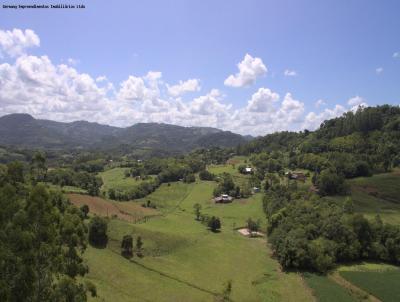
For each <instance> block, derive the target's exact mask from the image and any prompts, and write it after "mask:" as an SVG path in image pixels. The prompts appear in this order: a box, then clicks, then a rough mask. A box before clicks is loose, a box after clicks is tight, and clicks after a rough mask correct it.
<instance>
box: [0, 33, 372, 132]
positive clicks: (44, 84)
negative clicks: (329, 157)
mask: <svg viewBox="0 0 400 302" xmlns="http://www.w3.org/2000/svg"><path fill="white" fill-rule="evenodd" d="M21 32H22V31H21ZM25 32H26V31H25ZM28 35H29V34H28ZM28 44H29V43H28ZM25 45H27V43H25ZM3 49H4V48H3ZM8 49H16V48H15V47H14V48H8ZM22 50H24V51H25V50H26V47H25V48H21V50H13V51H12V52H13V53H20V54H21V55H19V56H17V57H16V58H15V61H14V62H13V63H3V64H0V87H1V89H0V116H1V115H4V114H9V113H15V112H26V113H30V114H32V115H33V116H35V117H37V118H45V119H53V120H58V121H73V120H88V121H92V122H100V123H105V124H110V125H115V126H130V125H132V124H134V123H137V122H162V123H170V124H176V125H182V126H208V127H217V128H220V129H224V130H231V131H234V132H237V133H241V134H253V135H265V134H267V133H271V132H274V131H282V130H291V131H298V130H301V129H304V128H308V129H315V128H316V127H318V126H319V124H320V123H321V122H322V121H323V120H325V119H328V118H332V117H335V116H339V115H341V114H343V112H345V111H347V110H349V109H346V108H345V107H343V106H341V105H336V106H335V107H334V108H332V109H325V110H324V111H322V112H320V113H314V112H310V113H308V114H306V115H305V106H304V103H303V102H301V101H300V100H297V99H295V98H294V97H293V96H292V94H291V93H286V94H285V95H284V97H283V98H282V99H281V97H280V96H279V94H278V93H277V92H274V91H272V90H271V89H269V88H265V87H262V88H259V89H258V90H257V91H255V92H254V93H253V94H252V95H251V96H250V97H249V99H248V101H247V103H246V104H245V105H244V106H242V107H239V108H234V107H233V106H232V104H231V103H230V102H229V100H226V96H225V95H223V94H222V93H221V92H220V91H219V90H217V89H212V90H210V91H209V92H208V93H205V94H204V95H201V96H199V97H196V98H194V99H193V100H189V101H183V100H182V99H181V98H180V96H181V95H182V94H183V93H185V92H188V91H198V90H199V89H200V85H199V80H198V79H189V80H187V81H180V82H179V83H178V84H176V85H173V86H168V85H165V84H164V83H163V80H162V73H161V72H159V71H149V72H148V73H147V74H146V75H142V76H138V75H133V74H132V75H129V76H128V77H127V78H126V79H125V80H123V81H122V82H121V83H117V85H115V86H116V88H114V85H113V83H111V82H110V81H109V80H108V79H107V77H106V76H105V75H101V76H99V77H97V78H94V77H92V76H91V75H89V74H86V73H80V72H78V71H77V70H76V69H75V68H74V67H73V66H71V65H67V64H59V65H57V64H53V62H52V61H51V60H50V58H48V57H47V56H31V55H27V54H26V53H25V52H24V51H22ZM257 60H259V61H257ZM257 62H258V63H257ZM260 64H261V65H262V66H263V64H262V62H261V60H260V59H257V58H252V57H251V56H249V55H246V57H245V59H244V60H243V62H241V63H240V64H239V73H238V74H237V75H235V76H232V77H233V80H232V81H233V82H234V83H235V84H237V85H238V86H237V87H239V86H241V85H243V86H245V85H247V84H249V83H252V82H254V81H255V79H256V78H257V76H259V75H260V74H262V73H263V72H261V71H262V70H264V73H265V72H266V67H265V66H264V68H260V66H261V65H260ZM257 66H258V67H257ZM250 67H251V68H250ZM248 69H249V70H250V69H252V72H250V71H248ZM254 70H258V71H254ZM239 84H240V85H239ZM165 87H166V88H167V89H166V90H165V89H164V88H165ZM170 96H172V97H170ZM322 105H325V102H324V101H323V100H318V101H317V103H316V106H322ZM348 105H349V106H350V110H357V108H359V106H366V102H365V100H364V99H363V98H361V97H360V96H356V97H353V98H351V99H349V100H348Z"/></svg>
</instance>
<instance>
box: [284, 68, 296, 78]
mask: <svg viewBox="0 0 400 302" xmlns="http://www.w3.org/2000/svg"><path fill="white" fill-rule="evenodd" d="M283 74H284V76H285V77H295V76H297V71H296V70H290V69H286V70H285V71H284V72H283Z"/></svg>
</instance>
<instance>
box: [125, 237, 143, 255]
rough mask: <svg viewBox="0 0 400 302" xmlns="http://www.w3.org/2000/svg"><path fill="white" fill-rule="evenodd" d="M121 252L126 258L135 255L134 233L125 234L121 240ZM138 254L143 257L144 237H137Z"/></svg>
mask: <svg viewBox="0 0 400 302" xmlns="http://www.w3.org/2000/svg"><path fill="white" fill-rule="evenodd" d="M121 254H122V256H124V257H126V258H132V256H133V237H132V235H124V237H122V241H121ZM136 255H137V256H138V257H143V241H142V237H140V236H138V237H136Z"/></svg>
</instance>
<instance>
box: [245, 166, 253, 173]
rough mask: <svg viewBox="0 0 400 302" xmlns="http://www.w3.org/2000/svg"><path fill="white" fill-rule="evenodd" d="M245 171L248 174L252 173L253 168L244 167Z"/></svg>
mask: <svg viewBox="0 0 400 302" xmlns="http://www.w3.org/2000/svg"><path fill="white" fill-rule="evenodd" d="M244 172H245V173H246V174H251V173H253V168H250V167H247V168H245V169H244Z"/></svg>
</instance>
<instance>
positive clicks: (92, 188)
mask: <svg viewBox="0 0 400 302" xmlns="http://www.w3.org/2000/svg"><path fill="white" fill-rule="evenodd" d="M102 185H103V181H102V179H101V178H100V177H93V178H92V179H91V181H90V183H89V184H88V188H87V190H88V193H89V195H91V196H98V195H99V193H100V187H101V186H102Z"/></svg>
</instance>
